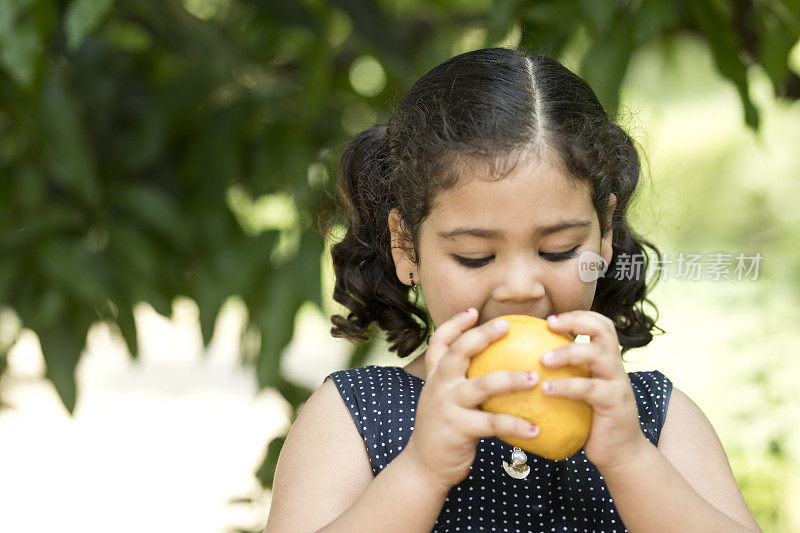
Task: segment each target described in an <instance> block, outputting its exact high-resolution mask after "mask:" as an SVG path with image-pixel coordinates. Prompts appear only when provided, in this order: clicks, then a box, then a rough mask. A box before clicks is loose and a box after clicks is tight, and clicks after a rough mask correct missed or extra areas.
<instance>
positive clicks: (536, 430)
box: [528, 424, 539, 435]
mask: <svg viewBox="0 0 800 533" xmlns="http://www.w3.org/2000/svg"><path fill="white" fill-rule="evenodd" d="M528 429H530V431H531V433H533V434H534V435H536V434H538V433H539V426H537V425H536V424H531V427H530V428H528Z"/></svg>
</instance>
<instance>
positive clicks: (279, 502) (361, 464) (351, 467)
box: [267, 380, 373, 531]
mask: <svg viewBox="0 0 800 533" xmlns="http://www.w3.org/2000/svg"><path fill="white" fill-rule="evenodd" d="M372 479H373V475H372V468H371V466H370V463H369V457H368V455H367V452H366V449H365V448H364V442H363V440H362V439H361V437H360V435H359V433H358V431H357V430H356V428H355V427H354V425H353V421H352V420H351V417H350V416H349V415H348V413H347V408H346V406H345V405H344V403H343V401H342V398H341V395H340V394H339V392H338V391H337V388H336V385H335V384H334V383H333V382H332V381H329V380H326V381H325V382H323V384H322V385H321V386H320V387H319V388H318V389H317V390H316V391H314V393H313V394H312V395H311V397H309V399H308V401H307V402H306V403H305V405H304V406H303V407H302V408H301V409H300V412H299V414H298V416H297V420H295V421H294V423H293V424H292V427H291V429H290V431H289V434H288V435H287V436H286V441H285V442H284V444H283V448H282V449H281V452H280V456H279V457H278V463H277V465H276V468H275V479H274V482H273V486H272V501H271V504H270V512H269V518H268V520H267V531H289V530H292V531H311V530H317V529H319V528H321V527H322V526H324V525H326V524H328V523H330V522H331V521H332V520H334V519H335V518H336V517H338V516H339V515H340V514H341V513H342V512H344V510H345V509H347V508H348V507H349V506H350V505H352V503H353V502H354V501H355V500H356V499H357V498H358V496H359V495H360V494H361V493H362V492H363V491H364V490H365V489H366V487H367V486H368V485H369V483H370V482H371V481H372Z"/></svg>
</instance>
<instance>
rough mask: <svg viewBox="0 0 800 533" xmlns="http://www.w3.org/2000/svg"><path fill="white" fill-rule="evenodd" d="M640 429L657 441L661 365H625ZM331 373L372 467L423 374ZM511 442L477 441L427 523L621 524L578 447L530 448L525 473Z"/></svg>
mask: <svg viewBox="0 0 800 533" xmlns="http://www.w3.org/2000/svg"><path fill="white" fill-rule="evenodd" d="M628 377H629V378H630V382H631V386H632V387H633V391H634V393H635V396H636V405H637V407H638V409H639V424H640V426H641V428H642V432H643V433H644V435H645V437H646V438H647V440H648V441H650V442H651V443H653V444H654V445H655V444H658V438H659V435H660V432H661V428H662V427H663V425H664V419H665V418H666V415H667V406H668V405H669V397H670V394H671V392H672V382H671V381H670V380H669V379H668V378H667V377H666V376H665V375H664V374H662V373H661V372H659V371H657V370H655V371H650V372H629V373H628ZM325 379H326V380H327V379H333V380H334V382H335V383H336V386H337V388H338V390H339V394H340V395H341V396H342V399H343V400H344V402H345V405H346V406H347V409H348V411H349V412H350V416H351V417H352V418H353V422H354V423H355V425H356V427H357V428H358V432H359V433H360V435H361V437H362V438H363V439H364V444H365V445H366V448H367V450H368V451H369V461H370V464H371V466H372V473H373V475H377V474H378V473H379V472H380V471H381V470H383V469H384V468H385V467H386V465H388V464H389V463H390V462H391V461H392V459H394V458H395V457H397V455H398V454H399V453H400V452H401V451H402V450H403V448H404V447H405V445H406V443H407V442H408V439H409V438H410V437H411V432H412V431H413V429H414V416H415V414H416V406H417V401H418V400H419V394H420V391H421V390H422V387H423V385H424V384H425V382H424V380H422V379H420V378H418V377H416V376H412V375H411V374H409V373H408V372H406V371H405V370H404V369H402V368H400V367H396V366H394V367H382V366H375V365H370V366H365V367H361V368H353V369H349V370H340V371H338V372H334V373H332V374H330V375H329V376H327V377H326V378H325ZM512 450H513V446H511V445H509V444H506V443H505V442H503V441H501V440H500V439H498V438H497V437H489V438H483V439H481V440H480V441H479V442H478V446H477V451H476V455H475V462H474V463H473V464H472V467H471V468H470V473H469V475H468V476H467V477H466V478H465V479H464V480H463V481H462V482H461V483H459V484H458V485H455V486H454V487H453V488H452V489H451V490H450V492H449V494H448V495H447V498H446V499H445V502H444V506H443V508H442V512H441V513H440V514H439V517H438V519H437V520H436V523H435V524H434V528H433V531H448V532H449V531H509V532H525V531H586V532H589V531H606V532H622V531H627V529H626V528H625V525H624V524H623V523H622V520H621V519H620V518H619V516H618V514H617V510H616V508H615V507H614V502H613V499H612V498H611V495H610V494H609V492H608V488H607V487H606V484H605V482H604V481H603V476H601V475H600V472H599V471H598V470H597V468H595V466H594V465H593V464H592V463H591V462H589V460H588V459H587V458H586V455H585V453H584V450H583V449H581V450H579V451H578V452H576V453H575V455H573V456H572V457H569V458H568V459H566V460H564V461H551V460H549V459H545V458H543V457H539V456H537V455H534V454H532V453H527V455H528V461H527V464H528V466H530V467H531V473H530V474H529V475H528V477H526V478H525V479H513V478H511V477H510V476H509V475H508V474H506V473H505V471H503V467H502V462H503V461H504V460H505V461H509V460H510V457H511V452H512Z"/></svg>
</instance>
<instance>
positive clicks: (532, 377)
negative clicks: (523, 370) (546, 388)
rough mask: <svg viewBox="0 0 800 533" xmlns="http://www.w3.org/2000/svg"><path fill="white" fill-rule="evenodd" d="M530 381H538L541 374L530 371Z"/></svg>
mask: <svg viewBox="0 0 800 533" xmlns="http://www.w3.org/2000/svg"><path fill="white" fill-rule="evenodd" d="M528 381H530V382H531V383H536V382H537V381H539V374H537V373H536V372H528Z"/></svg>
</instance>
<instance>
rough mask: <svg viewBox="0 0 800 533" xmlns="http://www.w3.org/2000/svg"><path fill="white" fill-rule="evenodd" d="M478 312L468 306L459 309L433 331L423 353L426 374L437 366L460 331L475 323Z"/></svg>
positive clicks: (429, 373) (433, 370)
mask: <svg viewBox="0 0 800 533" xmlns="http://www.w3.org/2000/svg"><path fill="white" fill-rule="evenodd" d="M477 318H478V312H477V311H476V310H475V309H474V308H472V307H470V308H469V309H467V310H466V311H461V312H460V313H458V314H456V315H455V316H453V317H451V318H450V319H449V320H447V321H445V322H443V323H442V324H440V325H439V327H438V328H436V330H435V331H434V332H433V335H431V336H430V339H428V350H427V352H426V353H425V370H426V372H427V373H426V375H427V376H430V375H432V374H433V373H434V372H435V371H436V369H437V368H438V366H439V361H440V360H441V358H442V356H443V355H444V354H445V353H446V352H447V350H448V349H449V348H450V345H451V344H452V343H453V342H454V341H455V340H456V339H458V338H459V337H460V336H461V334H462V333H464V332H465V331H466V330H468V329H469V328H471V327H472V325H473V324H475V320H476V319H477Z"/></svg>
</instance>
